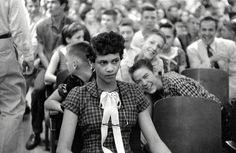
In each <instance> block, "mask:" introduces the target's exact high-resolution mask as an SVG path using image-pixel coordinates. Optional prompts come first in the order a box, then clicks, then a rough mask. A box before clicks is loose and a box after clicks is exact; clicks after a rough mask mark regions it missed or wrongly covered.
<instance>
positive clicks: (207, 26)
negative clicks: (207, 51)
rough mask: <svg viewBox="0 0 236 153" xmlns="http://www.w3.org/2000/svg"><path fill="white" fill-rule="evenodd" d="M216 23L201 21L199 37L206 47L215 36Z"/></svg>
mask: <svg viewBox="0 0 236 153" xmlns="http://www.w3.org/2000/svg"><path fill="white" fill-rule="evenodd" d="M216 32H217V29H216V23H215V22H214V21H203V22H202V23H201V25H200V37H201V39H202V41H203V42H204V43H205V44H206V45H210V44H211V43H212V42H213V41H214V38H215V36H216Z"/></svg>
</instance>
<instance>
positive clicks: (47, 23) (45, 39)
mask: <svg viewBox="0 0 236 153" xmlns="http://www.w3.org/2000/svg"><path fill="white" fill-rule="evenodd" d="M72 22H73V21H72V20H71V19H69V18H67V17H64V18H63V20H62V21H61V23H60V26H59V27H56V25H54V23H53V22H52V19H51V18H50V17H49V18H45V19H44V20H43V21H41V22H40V23H39V24H38V25H37V27H36V37H37V40H38V42H39V43H40V44H42V45H43V47H44V54H45V55H46V57H47V58H48V60H50V59H51V56H52V53H53V50H54V49H55V48H56V47H58V46H59V45H61V44H62V41H61V31H62V29H63V27H64V26H65V25H67V24H71V23H72Z"/></svg>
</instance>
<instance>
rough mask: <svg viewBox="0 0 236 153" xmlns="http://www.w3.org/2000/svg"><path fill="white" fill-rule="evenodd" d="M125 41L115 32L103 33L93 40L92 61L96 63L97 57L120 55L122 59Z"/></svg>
mask: <svg viewBox="0 0 236 153" xmlns="http://www.w3.org/2000/svg"><path fill="white" fill-rule="evenodd" d="M124 43H125V40H124V38H123V37H122V36H121V35H120V34H118V33H115V32H113V31H111V32H103V33H100V34H98V35H97V36H95V37H93V38H92V39H91V45H92V48H93V49H92V54H91V56H90V60H91V62H92V63H94V62H95V59H96V56H97V55H108V54H116V53H119V55H120V58H121V59H122V56H123V50H124V48H125V46H124Z"/></svg>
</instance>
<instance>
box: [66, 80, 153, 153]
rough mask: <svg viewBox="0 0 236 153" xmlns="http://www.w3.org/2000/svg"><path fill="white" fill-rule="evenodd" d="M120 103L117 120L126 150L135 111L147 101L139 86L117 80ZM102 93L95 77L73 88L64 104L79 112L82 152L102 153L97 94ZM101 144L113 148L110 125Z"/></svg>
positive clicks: (100, 112)
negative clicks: (81, 85)
mask: <svg viewBox="0 0 236 153" xmlns="http://www.w3.org/2000/svg"><path fill="white" fill-rule="evenodd" d="M117 85H118V89H117V90H116V91H117V92H119V95H120V99H121V103H122V106H121V108H120V109H119V110H118V111H119V121H120V122H119V123H120V127H121V134H122V139H123V143H124V147H125V150H126V153H132V151H131V148H130V145H129V139H130V132H131V128H132V127H133V126H135V125H136V123H137V118H138V114H139V113H140V112H142V111H144V110H145V109H147V107H148V106H149V102H148V100H147V99H146V97H145V96H144V94H143V91H142V90H141V88H140V87H139V86H138V85H136V84H132V83H125V82H120V81H117ZM101 93H102V90H101V89H98V88H97V85H96V81H95V80H94V81H91V82H89V83H87V84H86V85H84V86H83V87H75V88H73V89H72V90H71V91H70V93H69V94H68V96H67V97H66V100H65V101H64V102H63V104H62V105H63V107H64V108H65V109H68V110H70V111H72V112H73V113H75V114H76V115H77V116H78V127H79V128H80V131H82V139H83V142H84V143H83V149H82V153H95V152H96V153H102V152H103V151H102V147H101V121H102V114H103V110H102V109H101V107H100V105H99V104H100V101H99V97H100V95H101ZM104 146H105V147H107V148H109V149H110V150H111V151H112V152H116V149H115V142H114V138H113V133H112V127H110V126H109V128H108V134H107V138H106V140H105V143H104Z"/></svg>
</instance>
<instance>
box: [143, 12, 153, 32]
mask: <svg viewBox="0 0 236 153" xmlns="http://www.w3.org/2000/svg"><path fill="white" fill-rule="evenodd" d="M156 22H157V13H156V11H144V12H143V14H142V25H143V27H144V28H146V29H153V28H154V27H155V25H156Z"/></svg>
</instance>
